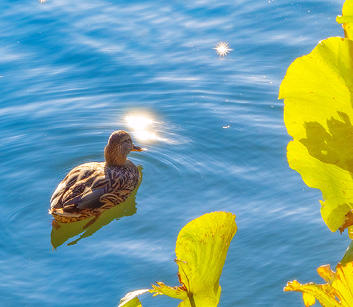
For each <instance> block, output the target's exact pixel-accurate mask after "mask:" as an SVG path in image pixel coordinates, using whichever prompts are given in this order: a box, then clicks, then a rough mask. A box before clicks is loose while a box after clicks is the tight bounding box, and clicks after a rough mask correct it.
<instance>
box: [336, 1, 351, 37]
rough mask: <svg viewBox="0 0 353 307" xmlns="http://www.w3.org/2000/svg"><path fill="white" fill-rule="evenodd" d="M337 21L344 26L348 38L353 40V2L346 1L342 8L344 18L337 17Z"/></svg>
mask: <svg viewBox="0 0 353 307" xmlns="http://www.w3.org/2000/svg"><path fill="white" fill-rule="evenodd" d="M336 21H337V22H338V23H341V24H342V28H343V29H344V35H345V37H346V38H349V39H352V38H353V29H352V26H353V2H352V0H346V2H345V3H344V4H343V8H342V16H337V18H336Z"/></svg>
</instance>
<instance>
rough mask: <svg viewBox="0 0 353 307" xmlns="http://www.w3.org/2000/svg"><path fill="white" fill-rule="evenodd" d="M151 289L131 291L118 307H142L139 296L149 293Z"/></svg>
mask: <svg viewBox="0 0 353 307" xmlns="http://www.w3.org/2000/svg"><path fill="white" fill-rule="evenodd" d="M149 291H150V290H149V289H143V290H136V291H133V292H129V293H128V294H126V295H125V296H124V297H123V298H122V299H121V300H120V303H119V306H118V307H142V305H141V303H140V301H139V299H138V298H137V296H138V295H141V294H144V293H147V292H149Z"/></svg>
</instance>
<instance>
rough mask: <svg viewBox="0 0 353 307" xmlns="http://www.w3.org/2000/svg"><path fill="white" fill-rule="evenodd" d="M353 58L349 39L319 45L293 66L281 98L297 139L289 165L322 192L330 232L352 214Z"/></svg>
mask: <svg viewBox="0 0 353 307" xmlns="http://www.w3.org/2000/svg"><path fill="white" fill-rule="evenodd" d="M352 55H353V41H351V40H349V39H343V38H339V37H332V38H329V39H327V40H324V41H322V42H320V43H319V44H318V45H317V46H316V48H315V49H314V50H313V51H312V52H311V53H310V54H308V55H306V56H303V57H301V58H298V59H296V60H295V61H294V62H293V63H292V64H291V66H290V67H289V69H288V71H287V74H286V76H285V78H284V80H283V82H282V84H281V87H280V93H279V98H284V99H285V100H284V103H285V107H284V121H285V124H286V127H287V130H288V133H289V134H290V135H291V136H292V137H293V139H294V140H293V141H291V142H290V143H289V144H288V148H287V150H288V153H287V157H288V162H289V165H290V167H291V168H293V169H294V170H296V171H298V172H299V173H300V174H301V176H302V178H303V180H304V181H305V183H306V184H307V185H308V186H309V187H313V188H317V189H320V190H321V192H322V194H323V198H324V201H322V202H321V214H322V217H323V219H324V221H325V223H326V224H327V226H328V227H329V228H330V229H331V231H336V230H337V229H338V228H340V227H343V228H345V227H347V226H349V224H347V223H346V224H345V221H346V218H347V216H348V215H349V212H350V210H351V209H352V208H353V146H352V144H353V126H352V122H353V108H352V103H353V99H352V92H353V69H352ZM343 225H345V226H343ZM343 228H341V229H343Z"/></svg>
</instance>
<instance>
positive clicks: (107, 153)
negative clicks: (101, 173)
mask: <svg viewBox="0 0 353 307" xmlns="http://www.w3.org/2000/svg"><path fill="white" fill-rule="evenodd" d="M121 149H122V148H121V147H120V146H114V148H112V147H110V146H109V145H107V146H105V149H104V158H105V164H106V166H108V167H111V166H122V165H124V164H125V162H126V155H125V154H124V153H123V152H122V150H121Z"/></svg>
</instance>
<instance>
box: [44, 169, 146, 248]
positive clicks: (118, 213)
mask: <svg viewBox="0 0 353 307" xmlns="http://www.w3.org/2000/svg"><path fill="white" fill-rule="evenodd" d="M141 170H142V167H139V171H140V174H141V180H140V182H139V183H138V185H137V187H136V189H135V190H134V191H133V192H132V193H131V195H130V196H129V197H128V198H127V199H126V201H124V202H123V203H121V204H119V205H117V206H115V207H113V208H111V209H109V210H107V211H105V212H103V213H102V214H101V215H100V216H99V218H98V219H97V220H96V221H94V223H92V224H91V225H89V226H88V227H86V228H85V226H86V225H87V223H88V222H89V221H91V220H93V219H94V217H90V218H88V219H85V220H81V221H77V222H73V223H58V222H57V224H58V225H59V226H60V227H55V226H54V225H53V227H52V230H51V245H52V247H53V249H57V248H58V247H59V246H60V245H62V244H64V243H65V242H66V241H68V240H70V239H71V238H73V237H76V236H78V235H80V234H81V236H80V237H79V238H77V239H75V240H73V241H71V242H69V243H67V245H68V246H69V245H75V244H76V243H77V242H78V241H80V240H82V239H83V238H87V237H90V236H92V235H93V234H94V233H95V232H97V231H98V230H99V229H101V228H102V227H103V226H105V225H108V224H109V223H110V222H111V221H113V220H120V219H121V218H122V217H124V216H132V215H134V214H135V213H136V212H137V208H136V205H137V204H136V194H137V191H138V189H139V187H140V184H141V182H142V172H141Z"/></svg>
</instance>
